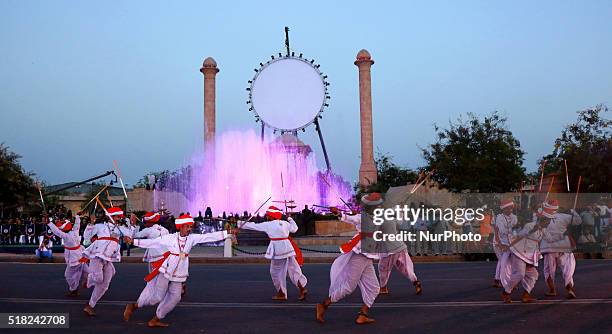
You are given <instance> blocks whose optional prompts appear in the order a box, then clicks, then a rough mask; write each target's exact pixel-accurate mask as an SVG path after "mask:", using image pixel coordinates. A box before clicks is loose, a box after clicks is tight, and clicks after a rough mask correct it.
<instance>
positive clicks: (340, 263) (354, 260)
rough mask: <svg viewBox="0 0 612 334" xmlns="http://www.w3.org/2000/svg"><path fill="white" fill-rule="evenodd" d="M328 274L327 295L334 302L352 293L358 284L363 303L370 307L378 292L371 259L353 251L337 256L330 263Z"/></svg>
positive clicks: (378, 288)
mask: <svg viewBox="0 0 612 334" xmlns="http://www.w3.org/2000/svg"><path fill="white" fill-rule="evenodd" d="M329 276H330V280H331V284H330V286H329V297H330V298H331V301H332V302H334V303H335V302H337V301H339V300H341V299H342V298H344V297H346V296H348V295H350V294H351V293H353V291H355V289H356V288H357V286H359V290H361V299H363V303H364V304H366V305H367V306H368V307H372V305H373V304H374V300H375V299H376V297H377V296H378V293H379V292H380V285H379V284H378V278H376V271H375V270H374V264H373V263H372V259H369V258H367V257H365V256H364V255H361V254H356V253H355V252H348V253H345V254H342V255H340V256H338V257H337V258H336V260H334V263H332V266H331V270H330V275H329Z"/></svg>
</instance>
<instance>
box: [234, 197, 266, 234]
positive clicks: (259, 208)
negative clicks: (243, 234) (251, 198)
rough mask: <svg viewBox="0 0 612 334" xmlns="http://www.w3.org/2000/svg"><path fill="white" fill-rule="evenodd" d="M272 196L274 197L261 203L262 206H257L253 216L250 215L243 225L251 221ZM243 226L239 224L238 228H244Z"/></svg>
mask: <svg viewBox="0 0 612 334" xmlns="http://www.w3.org/2000/svg"><path fill="white" fill-rule="evenodd" d="M271 198H272V196H270V197H268V199H267V200H266V201H265V202H263V203H261V205H260V206H259V207H258V208H257V210H256V211H255V212H253V213H252V214H251V216H250V217H249V219H247V220H246V221H244V222H243V224H242V226H244V224H246V223H248V222H249V221H251V219H253V217H255V215H256V214H257V213H258V212H259V210H261V208H262V207H263V206H264V205H266V203H268V201H269V200H270V199H271ZM237 225H238V224H236V226H237ZM242 226H238V228H239V229H241V228H242Z"/></svg>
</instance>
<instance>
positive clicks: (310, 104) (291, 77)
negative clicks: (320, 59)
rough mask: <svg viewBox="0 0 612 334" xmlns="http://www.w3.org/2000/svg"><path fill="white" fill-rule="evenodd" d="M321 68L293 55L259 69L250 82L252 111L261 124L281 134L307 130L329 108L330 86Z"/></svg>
mask: <svg viewBox="0 0 612 334" xmlns="http://www.w3.org/2000/svg"><path fill="white" fill-rule="evenodd" d="M319 66H320V65H315V64H314V60H310V61H309V60H308V59H304V58H302V55H301V54H300V56H299V57H295V56H293V55H287V56H279V57H278V58H276V59H275V58H274V56H272V60H270V61H268V62H266V63H265V64H264V63H260V68H259V69H255V72H256V73H255V77H253V80H250V81H249V84H250V87H249V88H247V91H249V100H248V101H247V103H248V104H251V107H250V108H249V111H252V112H253V113H254V114H255V118H256V120H257V121H261V122H262V123H263V124H264V125H266V126H268V127H271V128H273V129H275V130H280V131H281V132H295V131H298V130H303V129H304V128H306V127H307V126H308V125H310V124H311V123H313V122H314V121H315V120H316V118H317V117H320V114H321V113H322V112H323V109H324V108H325V107H326V106H328V104H327V102H326V99H328V98H329V95H327V86H328V85H329V83H327V82H326V81H325V79H326V78H327V76H324V75H323V74H322V73H321V72H320V71H319Z"/></svg>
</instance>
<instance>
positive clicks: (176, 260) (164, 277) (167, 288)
mask: <svg viewBox="0 0 612 334" xmlns="http://www.w3.org/2000/svg"><path fill="white" fill-rule="evenodd" d="M183 224H190V225H193V218H192V217H191V216H190V215H181V216H180V217H179V218H178V219H176V220H175V225H176V227H177V229H180V227H181V226H182V225H183ZM227 237H228V234H227V231H219V232H213V233H207V234H189V235H187V236H185V237H182V236H181V234H180V232H176V233H173V234H166V235H162V236H161V237H158V238H155V239H134V246H137V247H141V248H147V249H151V248H155V249H165V250H166V251H165V253H164V254H163V261H160V262H158V263H159V265H156V267H155V268H153V270H152V271H151V273H149V275H147V277H145V280H147V281H148V283H147V286H146V287H145V288H144V290H143V291H142V293H141V294H140V297H139V298H138V303H137V304H138V307H139V308H140V307H143V306H153V305H156V304H159V305H158V306H157V311H156V312H155V315H156V317H157V318H158V319H163V318H165V317H166V315H167V314H168V313H169V312H170V311H172V310H173V309H174V307H175V306H176V305H177V304H178V303H179V302H180V301H181V290H182V283H183V282H185V281H186V280H187V277H188V276H189V252H190V251H191V248H192V247H193V246H195V245H197V244H200V243H206V242H214V241H220V240H224V239H225V238H227Z"/></svg>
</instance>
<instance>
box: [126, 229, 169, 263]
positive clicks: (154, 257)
mask: <svg viewBox="0 0 612 334" xmlns="http://www.w3.org/2000/svg"><path fill="white" fill-rule="evenodd" d="M169 233H170V232H168V230H167V229H166V228H165V227H163V226H161V225H158V224H155V225H153V226H151V227H147V228H144V229H142V230H140V231H138V232H136V233H135V234H134V239H155V238H159V237H161V236H162V235H167V234H169ZM165 251H166V249H165V248H147V249H146V250H145V253H144V257H143V258H142V261H143V262H155V261H158V260H161V258H162V257H164V252H165Z"/></svg>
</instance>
